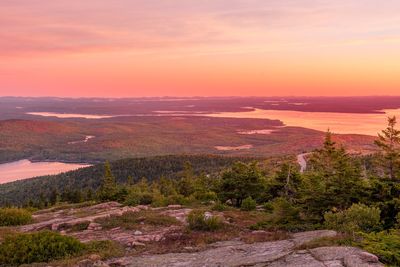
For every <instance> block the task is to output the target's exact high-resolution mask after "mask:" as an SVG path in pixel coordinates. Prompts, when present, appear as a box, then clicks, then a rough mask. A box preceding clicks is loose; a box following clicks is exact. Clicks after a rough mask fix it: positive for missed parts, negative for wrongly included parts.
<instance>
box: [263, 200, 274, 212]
mask: <svg viewBox="0 0 400 267" xmlns="http://www.w3.org/2000/svg"><path fill="white" fill-rule="evenodd" d="M263 208H264V210H265V212H273V211H274V207H273V203H272V202H265V203H264V205H263Z"/></svg>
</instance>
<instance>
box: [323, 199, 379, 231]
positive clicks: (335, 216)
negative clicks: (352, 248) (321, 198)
mask: <svg viewBox="0 0 400 267" xmlns="http://www.w3.org/2000/svg"><path fill="white" fill-rule="evenodd" d="M380 214H381V211H380V209H379V208H374V207H368V206H366V205H364V204H353V205H352V206H351V207H350V208H349V209H347V210H345V211H341V212H337V213H332V212H327V213H325V215H324V219H325V226H326V227H327V228H330V229H334V230H338V231H342V232H346V233H352V234H354V233H356V232H360V231H361V232H365V233H369V232H372V231H376V230H379V229H380V226H381V222H380Z"/></svg>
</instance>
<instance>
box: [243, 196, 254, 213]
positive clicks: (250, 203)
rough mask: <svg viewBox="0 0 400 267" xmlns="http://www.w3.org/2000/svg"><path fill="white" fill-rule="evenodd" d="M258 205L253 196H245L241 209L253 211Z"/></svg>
mask: <svg viewBox="0 0 400 267" xmlns="http://www.w3.org/2000/svg"><path fill="white" fill-rule="evenodd" d="M256 207H257V202H256V201H255V200H253V199H252V198H251V197H248V198H245V199H244V200H243V202H242V206H241V207H240V209H241V210H245V211H251V210H255V209H256Z"/></svg>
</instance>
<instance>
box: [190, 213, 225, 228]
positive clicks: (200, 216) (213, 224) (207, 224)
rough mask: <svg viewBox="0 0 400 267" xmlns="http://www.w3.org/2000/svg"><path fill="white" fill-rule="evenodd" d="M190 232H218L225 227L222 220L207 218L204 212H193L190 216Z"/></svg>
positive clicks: (213, 217)
mask: <svg viewBox="0 0 400 267" xmlns="http://www.w3.org/2000/svg"><path fill="white" fill-rule="evenodd" d="M188 223H189V229H190V230H198V231H216V230H218V229H220V228H221V227H222V226H223V223H222V221H221V219H220V218H218V217H216V216H212V217H209V218H206V216H205V214H204V212H203V211H199V210H193V211H191V212H190V213H189V215H188Z"/></svg>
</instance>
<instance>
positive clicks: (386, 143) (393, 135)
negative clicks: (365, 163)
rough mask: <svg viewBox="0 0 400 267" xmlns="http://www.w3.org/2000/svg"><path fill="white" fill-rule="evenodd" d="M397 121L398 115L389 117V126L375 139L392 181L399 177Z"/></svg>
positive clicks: (399, 134)
mask: <svg viewBox="0 0 400 267" xmlns="http://www.w3.org/2000/svg"><path fill="white" fill-rule="evenodd" d="M396 123H397V121H396V116H393V117H388V126H387V128H386V129H385V130H382V133H380V134H378V140H376V141H375V144H376V145H377V146H378V147H379V149H380V150H381V152H382V154H383V157H384V160H383V165H384V167H385V168H386V170H387V173H388V175H389V178H390V180H392V181H393V180H397V179H398V172H399V167H400V130H397V129H396V128H395V126H396Z"/></svg>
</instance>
